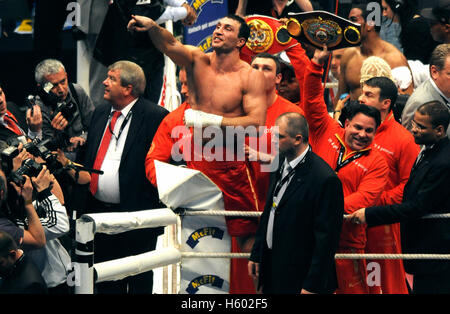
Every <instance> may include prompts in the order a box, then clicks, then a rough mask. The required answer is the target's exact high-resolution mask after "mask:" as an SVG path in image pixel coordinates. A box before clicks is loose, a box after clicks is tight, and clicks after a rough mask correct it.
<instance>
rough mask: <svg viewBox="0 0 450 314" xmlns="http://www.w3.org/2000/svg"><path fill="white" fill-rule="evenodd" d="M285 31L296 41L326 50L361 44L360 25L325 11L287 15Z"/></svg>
mask: <svg viewBox="0 0 450 314" xmlns="http://www.w3.org/2000/svg"><path fill="white" fill-rule="evenodd" d="M288 17H289V21H288V22H287V24H286V25H287V30H288V32H289V35H290V36H292V37H293V38H295V39H297V40H298V41H301V42H305V43H309V44H312V45H314V46H316V47H317V48H322V47H323V44H326V45H327V47H328V50H335V49H341V48H347V47H355V46H359V45H360V44H361V25H360V24H358V23H353V22H351V21H349V20H346V19H344V18H342V17H340V16H337V15H334V14H331V13H329V12H326V11H310V12H304V13H289V15H288Z"/></svg>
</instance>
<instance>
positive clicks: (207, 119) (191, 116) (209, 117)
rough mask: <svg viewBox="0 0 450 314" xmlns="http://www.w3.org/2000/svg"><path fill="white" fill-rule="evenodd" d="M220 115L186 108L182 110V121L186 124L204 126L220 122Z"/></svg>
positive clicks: (219, 123) (219, 124)
mask: <svg viewBox="0 0 450 314" xmlns="http://www.w3.org/2000/svg"><path fill="white" fill-rule="evenodd" d="M222 119H223V117H222V116H218V115H216V114H212V113H206V112H203V111H200V110H193V109H187V110H186V111H185V112H184V123H185V124H186V126H188V127H190V126H196V127H206V126H217V127H220V126H221V124H222Z"/></svg>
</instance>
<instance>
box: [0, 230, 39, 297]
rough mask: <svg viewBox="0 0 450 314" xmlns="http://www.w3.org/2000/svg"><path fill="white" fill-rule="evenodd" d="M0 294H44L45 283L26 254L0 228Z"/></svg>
mask: <svg viewBox="0 0 450 314" xmlns="http://www.w3.org/2000/svg"><path fill="white" fill-rule="evenodd" d="M0 277H1V280H0V294H46V293H47V285H46V284H45V282H44V279H43V278H42V275H41V273H40V272H39V270H38V269H37V268H36V265H34V263H33V261H31V260H30V258H29V257H28V255H27V254H25V253H24V252H23V251H22V250H21V249H19V247H18V245H17V243H16V242H15V241H14V239H13V238H12V237H11V235H10V234H9V233H8V232H5V231H2V230H0Z"/></svg>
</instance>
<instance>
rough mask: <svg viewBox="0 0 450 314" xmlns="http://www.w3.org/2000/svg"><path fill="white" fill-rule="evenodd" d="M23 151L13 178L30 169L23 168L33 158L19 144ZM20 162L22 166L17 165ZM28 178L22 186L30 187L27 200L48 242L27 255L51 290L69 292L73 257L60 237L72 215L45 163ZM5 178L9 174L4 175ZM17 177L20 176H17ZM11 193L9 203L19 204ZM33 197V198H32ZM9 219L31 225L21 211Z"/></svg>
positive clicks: (18, 157)
mask: <svg viewBox="0 0 450 314" xmlns="http://www.w3.org/2000/svg"><path fill="white" fill-rule="evenodd" d="M19 149H20V153H19V155H18V156H17V157H15V158H14V160H13V168H12V169H11V174H10V176H9V177H10V178H12V177H13V174H17V173H23V172H25V173H27V171H23V170H22V169H23V168H26V166H27V162H28V161H30V160H32V159H31V158H29V157H30V156H29V154H28V153H27V152H26V150H25V149H22V146H21V144H19ZM19 165H21V166H20V167H18V166H19ZM24 177H25V178H26V182H25V184H24V185H23V187H22V189H23V190H25V187H27V189H26V190H27V194H26V198H25V196H24V199H26V200H27V201H26V202H25V203H26V204H28V203H31V205H32V206H33V207H34V208H36V212H37V213H38V217H39V222H40V224H41V226H42V228H43V230H44V233H45V238H46V239H47V243H46V244H45V246H44V247H43V248H41V249H38V250H33V251H30V252H28V255H29V256H30V257H31V259H32V260H33V261H34V263H35V264H36V266H37V267H38V269H39V270H40V271H41V273H42V276H43V277H44V280H45V282H46V284H47V287H48V288H49V292H50V293H57V294H68V293H69V292H70V289H69V287H68V286H67V284H66V280H67V275H68V274H67V267H68V266H70V263H71V258H70V255H69V253H68V252H67V250H66V249H65V248H64V246H63V245H62V244H61V242H60V238H61V237H63V236H64V235H65V234H66V233H68V232H69V226H70V224H69V217H68V215H67V212H66V208H65V207H64V205H63V204H64V197H63V193H62V190H61V187H60V186H59V184H58V182H57V180H56V179H55V177H54V176H53V175H52V174H51V173H50V171H49V170H48V169H47V167H46V166H45V165H44V166H42V167H41V170H40V172H39V174H37V175H36V176H34V174H33V176H32V178H31V179H30V178H28V176H26V175H24ZM4 179H5V180H6V178H4ZM14 181H17V179H14ZM10 183H11V185H12V186H14V187H15V190H16V191H17V193H18V192H19V191H20V188H19V187H18V186H17V184H15V183H14V182H10ZM13 192H14V191H12V193H9V195H8V198H9V202H8V203H9V207H10V208H20V204H21V199H20V198H19V197H17V195H16V194H15V193H13ZM32 199H33V200H34V201H33V202H32V201H31V200H32ZM9 219H10V221H12V222H14V223H15V224H16V225H17V228H21V229H22V228H23V229H26V228H27V227H26V226H28V225H29V219H28V217H26V218H25V217H21V215H20V211H19V213H14V214H13V213H10V215H9Z"/></svg>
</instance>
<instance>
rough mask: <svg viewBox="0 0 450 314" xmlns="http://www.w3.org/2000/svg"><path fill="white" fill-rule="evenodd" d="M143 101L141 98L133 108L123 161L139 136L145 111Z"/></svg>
mask: <svg viewBox="0 0 450 314" xmlns="http://www.w3.org/2000/svg"><path fill="white" fill-rule="evenodd" d="M142 106H143V102H142V100H141V99H139V100H138V101H137V102H136V103H135V104H134V106H133V108H131V112H132V116H131V121H130V123H131V124H130V127H129V129H128V134H127V139H126V141H125V146H124V148H123V152H122V157H121V161H123V160H125V158H126V156H127V154H128V152H129V151H130V149H131V147H132V145H133V142H134V140H135V139H136V138H137V133H138V132H139V130H140V129H141V126H142V121H143V119H144V113H143V110H142V109H143V107H142Z"/></svg>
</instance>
